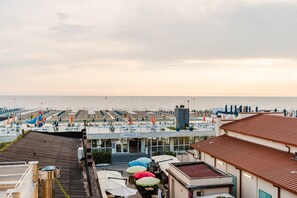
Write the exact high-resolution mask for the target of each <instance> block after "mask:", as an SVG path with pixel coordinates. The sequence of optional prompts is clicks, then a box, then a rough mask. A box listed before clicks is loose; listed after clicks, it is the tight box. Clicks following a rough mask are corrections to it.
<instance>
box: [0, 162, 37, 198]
mask: <svg viewBox="0 0 297 198" xmlns="http://www.w3.org/2000/svg"><path fill="white" fill-rule="evenodd" d="M37 166H38V162H29V164H25V163H19V162H18V163H1V164H0V197H7V198H14V197H19V198H24V197H29V198H37V197H38V167H37Z"/></svg>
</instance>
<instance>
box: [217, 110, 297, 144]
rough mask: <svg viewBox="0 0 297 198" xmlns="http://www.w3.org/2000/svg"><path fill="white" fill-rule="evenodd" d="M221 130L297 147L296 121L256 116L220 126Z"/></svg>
mask: <svg viewBox="0 0 297 198" xmlns="http://www.w3.org/2000/svg"><path fill="white" fill-rule="evenodd" d="M221 129H222V130H226V131H232V132H236V133H240V134H244V135H249V136H254V137H257V138H261V139H266V140H270V141H274V142H279V143H282V144H288V145H292V146H297V141H296V140H297V131H296V129H297V119H296V118H289V117H284V116H275V115H269V114H257V115H255V116H251V117H247V118H244V119H241V120H238V121H236V122H231V123H228V124H224V125H222V126H221Z"/></svg>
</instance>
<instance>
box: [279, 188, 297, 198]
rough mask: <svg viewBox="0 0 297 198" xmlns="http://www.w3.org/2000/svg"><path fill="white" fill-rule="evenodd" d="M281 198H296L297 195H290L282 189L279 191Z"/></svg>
mask: <svg viewBox="0 0 297 198" xmlns="http://www.w3.org/2000/svg"><path fill="white" fill-rule="evenodd" d="M280 197H281V198H297V195H295V194H293V193H291V192H288V191H286V190H284V189H281V196H280Z"/></svg>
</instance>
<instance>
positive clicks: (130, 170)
mask: <svg viewBox="0 0 297 198" xmlns="http://www.w3.org/2000/svg"><path fill="white" fill-rule="evenodd" d="M145 170H146V167H144V166H131V167H129V168H127V170H126V172H127V173H130V174H134V173H137V172H139V171H145Z"/></svg>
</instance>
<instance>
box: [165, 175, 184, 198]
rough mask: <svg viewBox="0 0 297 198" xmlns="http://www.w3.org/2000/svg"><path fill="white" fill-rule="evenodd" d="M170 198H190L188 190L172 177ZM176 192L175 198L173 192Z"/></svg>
mask: <svg viewBox="0 0 297 198" xmlns="http://www.w3.org/2000/svg"><path fill="white" fill-rule="evenodd" d="M172 180H173V181H174V184H173V183H172ZM169 182H170V183H169V186H170V189H169V197H170V198H177V197H181V198H187V197H188V189H186V188H185V187H184V186H183V185H181V184H180V183H179V182H178V181H177V180H176V179H174V178H173V177H170V180H169ZM173 191H174V196H173V193H172V192H173Z"/></svg>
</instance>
